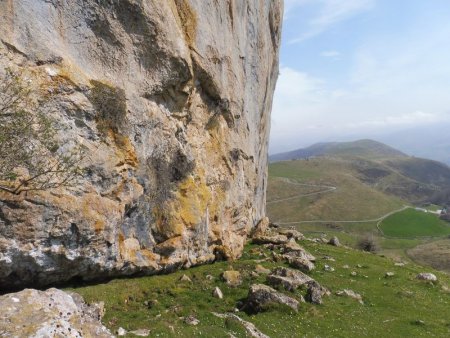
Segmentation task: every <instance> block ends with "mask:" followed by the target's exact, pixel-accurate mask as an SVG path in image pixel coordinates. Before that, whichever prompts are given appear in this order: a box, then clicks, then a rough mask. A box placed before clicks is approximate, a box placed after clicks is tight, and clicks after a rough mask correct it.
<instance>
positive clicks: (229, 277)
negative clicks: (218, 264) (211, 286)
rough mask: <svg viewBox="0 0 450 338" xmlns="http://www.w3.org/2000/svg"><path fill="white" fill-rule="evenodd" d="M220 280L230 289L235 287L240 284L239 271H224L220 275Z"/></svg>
mask: <svg viewBox="0 0 450 338" xmlns="http://www.w3.org/2000/svg"><path fill="white" fill-rule="evenodd" d="M222 279H223V280H224V281H225V283H226V284H227V285H228V286H230V287H237V286H239V285H241V284H242V276H241V273H240V272H239V271H234V270H229V271H225V272H224V273H222Z"/></svg>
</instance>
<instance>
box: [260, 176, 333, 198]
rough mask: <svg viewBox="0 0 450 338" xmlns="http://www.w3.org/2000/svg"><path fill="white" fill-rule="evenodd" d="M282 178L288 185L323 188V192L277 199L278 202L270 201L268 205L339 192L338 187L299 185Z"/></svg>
mask: <svg viewBox="0 0 450 338" xmlns="http://www.w3.org/2000/svg"><path fill="white" fill-rule="evenodd" d="M280 178H281V179H282V180H283V181H284V182H286V183H288V184H292V185H297V186H302V187H313V188H323V190H320V191H314V192H310V193H307V194H299V195H295V196H291V197H286V198H280V199H276V200H273V201H269V202H267V203H266V204H273V203H280V202H284V201H289V200H293V199H296V198H299V197H307V196H312V195H317V194H324V193H327V192H332V191H335V190H337V187H333V186H330V185H317V184H307V183H298V182H292V181H291V180H290V179H288V178H285V177H280Z"/></svg>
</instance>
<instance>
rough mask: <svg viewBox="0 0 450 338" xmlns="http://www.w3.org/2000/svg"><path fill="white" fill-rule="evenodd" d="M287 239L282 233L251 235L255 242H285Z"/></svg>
mask: <svg viewBox="0 0 450 338" xmlns="http://www.w3.org/2000/svg"><path fill="white" fill-rule="evenodd" d="M288 241H289V240H288V238H287V237H286V236H284V235H261V236H258V237H253V243H255V244H285V243H287V242H288Z"/></svg>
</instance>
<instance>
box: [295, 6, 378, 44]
mask: <svg viewBox="0 0 450 338" xmlns="http://www.w3.org/2000/svg"><path fill="white" fill-rule="evenodd" d="M291 1H292V3H291V4H289V7H288V8H289V10H292V9H293V8H295V7H296V6H295V5H296V3H297V1H295V0H291ZM375 2H376V0H318V1H317V2H315V3H314V4H315V5H316V6H319V7H318V12H317V14H316V15H315V16H314V17H312V18H311V20H310V21H309V23H308V28H307V30H306V32H303V33H302V34H301V35H300V36H299V37H297V38H295V39H292V40H291V41H289V43H291V44H292V43H298V42H302V41H304V40H307V39H310V38H312V37H314V36H317V35H319V34H321V33H323V32H325V31H326V30H328V29H330V28H331V27H332V26H334V25H336V24H338V23H340V22H342V21H345V20H348V19H349V18H351V17H353V16H355V15H357V14H360V13H362V12H365V11H368V10H370V9H372V8H373V7H374V5H375ZM306 4H308V5H309V4H311V2H310V1H298V4H297V6H302V5H303V6H304V5H306Z"/></svg>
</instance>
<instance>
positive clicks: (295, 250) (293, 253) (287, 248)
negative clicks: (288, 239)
mask: <svg viewBox="0 0 450 338" xmlns="http://www.w3.org/2000/svg"><path fill="white" fill-rule="evenodd" d="M283 252H284V253H285V254H284V255H283V256H284V257H285V259H287V257H299V258H303V259H306V260H308V261H311V262H315V261H316V257H314V256H313V255H311V254H310V253H309V252H307V251H306V250H305V249H304V248H303V247H301V246H300V245H298V244H297V243H295V244H292V243H287V244H286V245H284V246H283Z"/></svg>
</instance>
